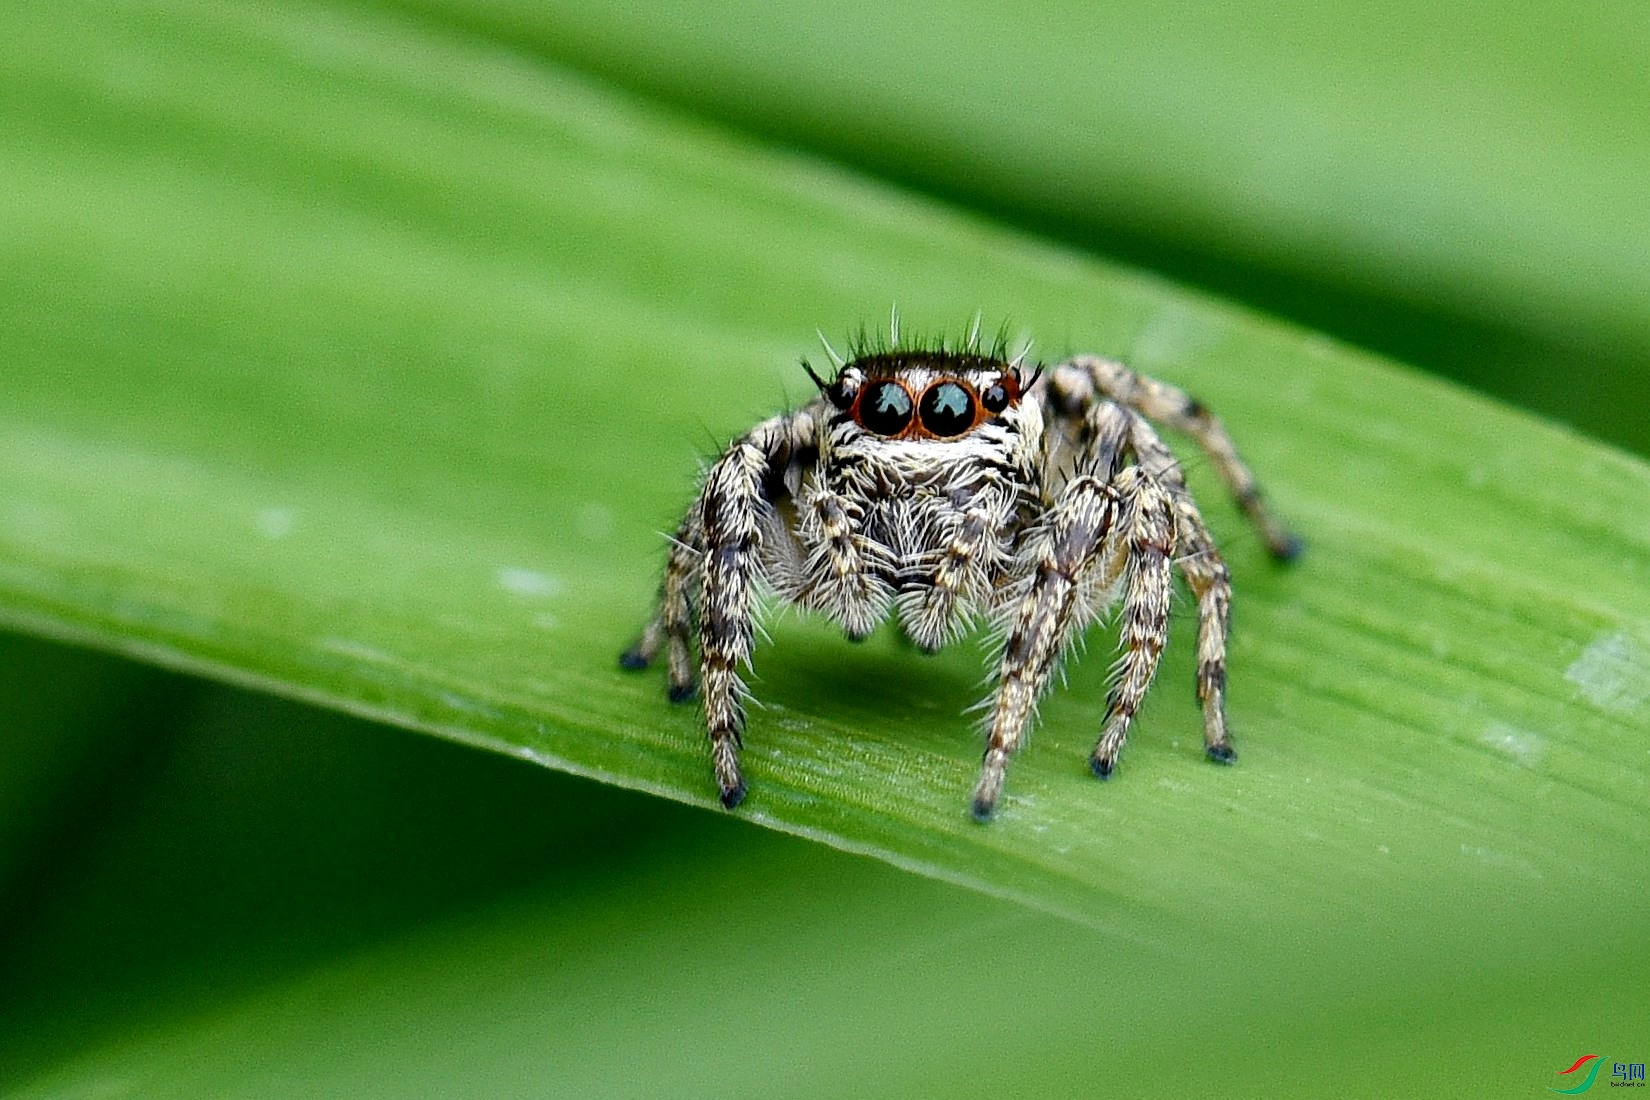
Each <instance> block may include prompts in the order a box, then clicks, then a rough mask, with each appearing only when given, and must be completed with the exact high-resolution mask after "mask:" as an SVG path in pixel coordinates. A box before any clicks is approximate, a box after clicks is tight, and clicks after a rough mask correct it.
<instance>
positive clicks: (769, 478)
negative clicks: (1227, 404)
mask: <svg viewBox="0 0 1650 1100" xmlns="http://www.w3.org/2000/svg"><path fill="white" fill-rule="evenodd" d="M822 339H823V338H822ZM826 350H827V351H830V346H829V344H827V345H826ZM831 355H832V359H833V360H834V361H835V362H836V365H837V372H836V374H835V376H834V377H833V378H831V379H830V380H829V381H826V380H825V379H822V378H820V377H819V375H818V374H816V373H815V372H814V370H813V368H812V367H810V366H809V365H808V364H807V362H806V361H804V362H803V364H802V366H803V369H804V370H806V371H807V372H808V375H809V377H810V378H812V379H813V381H814V384H815V385H816V386H818V387H819V391H820V392H819V395H818V396H817V397H816V398H814V400H812V401H810V402H809V403H808V404H807V405H805V406H803V407H802V408H801V409H799V410H797V411H795V412H790V413H785V414H783V415H781V416H775V417H773V418H771V419H769V420H764V421H763V422H762V423H760V424H758V425H756V427H754V428H752V429H751V430H750V431H749V432H748V433H746V434H745V435H743V436H741V437H740V438H739V439H737V440H735V441H734V443H733V444H732V445H731V446H730V447H729V448H728V449H727V451H726V452H725V453H724V454H723V455H722V457H721V458H720V459H718V460H717V461H716V463H715V464H714V465H713V466H711V468H710V470H709V472H708V473H707V474H706V475H705V477H704V481H703V483H702V485H701V487H700V490H699V496H698V499H697V500H695V501H694V503H693V505H692V507H690V508H689V509H688V513H687V516H686V517H685V518H684V519H683V520H682V524H681V527H680V528H679V529H678V530H677V532H676V536H675V538H674V540H673V541H672V543H671V547H670V557H669V561H668V563H667V564H666V566H665V574H664V582H663V586H662V589H661V593H660V598H659V606H658V610H657V612H656V613H655V614H654V616H653V619H652V620H651V621H650V622H649V623H648V624H647V627H646V629H645V630H644V631H643V633H642V637H641V639H640V640H639V641H638V642H637V643H636V645H635V646H634V647H632V648H631V649H630V650H628V651H627V652H625V654H624V655H623V656H622V658H621V663H622V664H623V666H624V667H625V668H630V669H640V668H646V667H647V666H648V665H649V664H650V663H651V662H652V661H653V659H654V658H655V657H656V656H657V655H658V653H659V651H660V650H661V649H663V650H664V651H665V654H666V659H667V663H668V665H669V677H670V698H671V700H672V701H675V702H681V701H683V700H686V699H688V698H691V697H692V695H693V693H694V690H695V687H696V684H697V685H699V686H702V687H703V690H704V703H705V721H706V725H707V727H708V730H709V733H710V749H711V764H712V767H713V769H714V771H715V775H716V785H717V787H718V789H719V791H720V793H721V800H722V804H723V805H724V806H726V807H728V808H729V809H731V808H733V807H734V806H737V805H738V804H739V802H740V800H741V799H743V798H744V795H745V781H744V778H743V777H742V775H741V774H740V769H739V755H738V750H739V746H740V732H741V730H742V729H743V727H744V714H743V707H742V705H741V701H742V697H743V696H744V695H745V687H744V685H743V684H742V683H741V682H740V679H739V670H740V666H742V665H748V663H749V661H750V656H751V641H752V633H753V612H754V610H755V601H756V599H757V594H758V589H759V588H761V587H764V586H765V587H766V588H767V589H770V590H771V591H772V592H773V593H774V594H776V595H777V596H778V597H780V598H781V599H784V600H788V601H790V602H791V603H794V604H797V605H799V606H801V607H805V608H809V609H812V610H815V611H819V612H821V613H823V614H824V615H826V616H828V617H829V618H831V619H833V620H835V621H836V622H837V623H838V624H839V625H840V626H841V627H842V629H843V630H844V631H845V632H846V633H847V635H848V637H849V638H850V639H853V640H856V641H857V640H860V639H863V638H864V637H865V636H866V635H868V634H870V632H871V631H872V630H873V629H874V628H875V627H876V626H877V624H878V623H880V622H881V621H882V620H883V619H884V618H886V617H888V615H889V614H890V613H892V614H893V615H895V616H896V617H897V618H898V620H899V625H900V628H901V629H902V630H903V632H904V634H905V635H906V636H907V637H908V638H909V639H910V640H911V641H912V642H913V643H915V644H916V645H917V646H918V647H920V648H921V649H922V650H924V651H926V652H933V651H935V650H938V649H939V648H940V647H941V646H943V645H945V644H946V643H947V642H951V641H955V640H956V639H957V638H958V637H959V636H961V635H962V634H963V633H965V632H966V631H967V629H968V628H969V626H970V625H971V624H972V622H973V621H974V620H975V618H976V617H977V616H978V615H980V614H984V615H985V616H987V617H989V618H990V619H992V620H993V621H994V622H995V623H996V624H997V625H998V627H999V629H1000V630H1001V631H1002V635H1003V644H1002V653H1001V658H1000V660H999V665H998V672H997V677H996V690H995V699H994V702H993V704H992V712H991V723H990V732H989V736H988V738H987V741H986V749H985V760H984V764H983V766H982V769H981V772H980V779H979V784H978V785H977V786H976V787H975V789H974V801H973V812H974V816H975V817H976V818H978V819H980V820H982V821H983V820H985V819H987V818H989V817H990V816H991V814H992V812H993V810H994V809H995V808H996V805H997V800H998V798H999V796H1000V795H1001V794H1002V789H1003V780H1004V776H1005V775H1006V772H1007V767H1008V760H1009V757H1010V756H1011V755H1013V753H1014V752H1015V750H1016V749H1018V748H1019V747H1020V744H1021V743H1022V742H1023V741H1024V740H1025V736H1026V729H1027V726H1028V725H1029V724H1030V722H1031V719H1032V717H1033V714H1034V712H1035V708H1036V705H1037V700H1038V698H1039V696H1040V695H1041V694H1042V692H1043V690H1044V688H1045V687H1046V686H1047V684H1048V681H1049V676H1050V674H1051V673H1052V672H1053V671H1054V670H1055V669H1056V668H1057V667H1058V664H1059V662H1060V660H1061V658H1062V657H1063V655H1064V654H1065V653H1066V651H1067V649H1068V648H1069V647H1070V646H1071V645H1072V643H1073V641H1074V640H1076V639H1077V637H1078V635H1079V634H1080V633H1081V632H1082V631H1083V630H1084V628H1086V627H1087V626H1088V625H1089V624H1090V623H1092V622H1093V621H1094V620H1095V619H1097V618H1099V617H1100V616H1101V615H1102V614H1103V613H1104V612H1105V611H1106V610H1107V609H1108V608H1109V607H1110V605H1111V604H1112V603H1113V602H1114V601H1115V600H1116V599H1117V597H1118V596H1119V595H1121V597H1122V601H1123V611H1122V616H1121V634H1122V647H1123V652H1122V656H1121V658H1120V659H1119V661H1118V663H1117V666H1116V669H1115V671H1114V673H1113V683H1112V687H1111V692H1110V694H1109V696H1108V698H1107V706H1106V717H1105V721H1104V725H1103V727H1102V729H1101V733H1100V739H1099V741H1098V742H1096V744H1095V746H1094V751H1093V752H1092V753H1091V754H1090V757H1089V765H1090V767H1091V768H1092V769H1093V771H1094V774H1095V775H1097V776H1099V777H1100V778H1102V779H1104V778H1107V777H1109V776H1110V775H1111V774H1112V772H1113V771H1114V770H1115V768H1116V767H1117V758H1118V755H1119V754H1120V753H1121V752H1122V750H1123V742H1124V739H1125V737H1126V736H1127V734H1128V729H1129V723H1130V721H1131V720H1132V719H1133V718H1134V715H1135V712H1136V711H1137V710H1138V709H1139V707H1140V704H1141V701H1142V700H1143V699H1144V697H1145V695H1146V691H1147V689H1148V688H1149V687H1150V685H1151V682H1152V676H1153V675H1154V673H1155V672H1156V670H1157V665H1158V658H1159V656H1160V655H1161V654H1162V652H1163V645H1164V641H1165V639H1166V636H1167V632H1168V623H1169V601H1170V594H1171V590H1172V577H1171V568H1173V567H1178V568H1179V570H1180V573H1181V575H1182V576H1183V577H1185V579H1186V582H1187V584H1188V585H1189V586H1190V588H1191V591H1192V594H1193V595H1194V596H1195V598H1196V600H1197V614H1198V642H1197V654H1198V657H1197V696H1198V699H1199V700H1200V702H1201V703H1202V706H1203V737H1204V751H1205V752H1206V754H1207V756H1208V758H1209V759H1210V760H1213V761H1215V762H1217V763H1221V764H1229V763H1231V762H1232V760H1233V759H1234V752H1233V749H1232V743H1231V739H1230V737H1229V736H1228V734H1227V731H1226V713H1225V701H1226V635H1227V629H1228V625H1229V619H1230V608H1231V594H1232V589H1231V580H1230V574H1229V573H1228V571H1227V568H1226V564H1225V563H1224V562H1223V561H1222V560H1221V557H1220V554H1219V553H1218V552H1217V551H1216V550H1215V546H1214V542H1213V540H1212V539H1211V537H1210V535H1209V531H1208V528H1207V527H1206V526H1204V523H1203V518H1202V516H1200V515H1199V514H1198V510H1197V506H1196V505H1195V504H1194V503H1193V501H1192V497H1191V494H1190V493H1189V492H1188V491H1187V488H1186V481H1185V478H1184V477H1183V475H1182V473H1181V470H1180V465H1179V463H1178V462H1177V461H1176V460H1175V457H1174V455H1173V453H1171V452H1170V450H1169V448H1168V447H1167V446H1166V445H1165V444H1164V443H1163V441H1162V440H1161V439H1160V438H1159V437H1158V434H1157V432H1156V431H1155V430H1154V429H1153V428H1152V426H1151V425H1150V423H1148V421H1151V420H1155V421H1159V422H1161V423H1163V424H1165V425H1167V426H1168V427H1170V428H1173V429H1175V430H1177V431H1181V432H1185V433H1187V434H1189V435H1190V436H1192V437H1193V438H1194V439H1195V440H1196V441H1197V443H1198V444H1199V445H1200V446H1201V447H1202V448H1203V450H1204V451H1205V452H1206V453H1207V455H1208V456H1209V458H1210V460H1211V461H1212V462H1213V464H1214V468H1215V470H1216V471H1217V472H1218V473H1219V475H1220V477H1221V478H1222V479H1223V480H1224V481H1225V482H1226V485H1227V487H1228V488H1229V489H1230V490H1231V491H1232V493H1233V495H1234V496H1235V497H1236V498H1237V502H1238V504H1239V505H1241V506H1242V508H1243V511H1244V512H1245V513H1246V515H1247V516H1248V519H1249V521H1250V522H1251V523H1252V524H1253V525H1254V526H1255V527H1256V529H1257V530H1258V531H1259V533H1260V536H1261V538H1262V539H1263V540H1264V541H1265V543H1266V547H1267V549H1268V550H1269V551H1270V552H1271V554H1272V556H1273V557H1274V558H1277V559H1279V560H1288V559H1291V558H1293V557H1295V556H1296V554H1297V553H1298V552H1299V550H1300V544H1299V543H1298V542H1297V541H1296V540H1295V539H1294V538H1293V537H1292V536H1290V535H1289V534H1288V533H1287V532H1286V531H1285V530H1284V529H1283V527H1282V526H1281V525H1280V524H1279V523H1278V521H1277V520H1276V519H1275V518H1274V517H1273V516H1272V514H1271V513H1270V512H1269V511H1268V510H1267V508H1266V506H1265V505H1264V504H1263V503H1262V501H1261V495H1260V490H1259V488H1258V487H1257V485H1256V483H1255V478H1254V476H1253V475H1252V474H1251V473H1250V472H1249V468H1248V467H1247V466H1245V465H1244V464H1243V462H1242V460H1240V459H1239V458H1238V455H1237V451H1236V450H1235V449H1234V448H1233V446H1232V441H1231V439H1230V437H1228V436H1227V434H1226V430H1225V428H1223V427H1222V426H1221V424H1220V421H1218V420H1216V419H1215V418H1214V416H1212V415H1211V414H1210V413H1209V411H1208V410H1207V409H1205V408H1204V407H1203V406H1202V405H1201V404H1199V403H1198V402H1197V401H1194V400H1192V399H1191V398H1190V397H1188V396H1187V395H1186V394H1184V393H1182V392H1181V391H1180V390H1178V389H1175V388H1173V387H1172V386H1167V385H1164V384H1163V383H1161V382H1156V381H1153V380H1152V379H1150V378H1144V377H1142V376H1140V375H1138V374H1135V373H1134V372H1133V371H1130V370H1128V369H1127V368H1126V367H1124V366H1123V365H1122V364H1120V363H1117V362H1113V361H1112V360H1109V359H1103V358H1100V357H1097V356H1092V355H1080V356H1076V357H1074V358H1071V359H1068V360H1066V361H1065V362H1062V363H1060V364H1058V365H1057V366H1054V367H1052V368H1051V369H1049V370H1048V371H1047V372H1046V373H1045V372H1044V371H1042V370H1041V369H1028V368H1027V367H1026V366H1025V362H1024V360H1025V352H1021V353H1020V354H1019V355H1018V356H1016V357H1014V358H1012V359H1011V358H1009V356H1008V354H1007V350H1006V347H1005V346H1004V342H1003V341H1002V340H1000V339H999V340H998V341H997V343H996V345H995V346H993V347H991V348H990V349H989V350H981V348H980V345H979V339H978V325H977V324H976V326H975V329H974V331H973V332H972V333H971V334H970V336H969V338H968V340H967V341H966V343H965V344H964V346H963V347H962V348H960V349H956V350H953V349H947V348H946V347H944V346H943V345H940V346H931V347H917V346H909V345H907V346H901V345H900V342H899V338H898V329H897V324H896V326H895V328H894V332H893V336H892V343H891V344H890V345H888V346H886V347H868V346H865V345H864V342H863V341H861V343H860V346H858V347H856V349H855V350H854V353H853V355H852V357H851V358H850V359H849V360H848V361H846V362H844V361H843V360H842V359H841V358H840V357H838V356H837V355H836V354H835V353H834V352H832V353H831ZM695 634H697V638H698V646H699V660H698V668H697V670H695V667H694V660H693V656H692V645H693V642H692V639H693V638H694V636H695ZM696 672H697V675H696Z"/></svg>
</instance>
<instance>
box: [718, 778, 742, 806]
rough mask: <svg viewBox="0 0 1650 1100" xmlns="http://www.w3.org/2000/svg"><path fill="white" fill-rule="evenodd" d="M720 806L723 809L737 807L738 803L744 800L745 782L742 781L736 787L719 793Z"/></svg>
mask: <svg viewBox="0 0 1650 1100" xmlns="http://www.w3.org/2000/svg"><path fill="white" fill-rule="evenodd" d="M720 797H721V799H722V808H723V809H724V810H734V809H738V807H739V803H741V802H743V801H745V784H744V782H743V781H741V782H740V783H739V785H738V786H737V787H731V788H729V789H728V790H725V791H723V792H722V793H721V796H720Z"/></svg>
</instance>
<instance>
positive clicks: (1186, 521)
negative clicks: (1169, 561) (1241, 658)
mask: <svg viewBox="0 0 1650 1100" xmlns="http://www.w3.org/2000/svg"><path fill="white" fill-rule="evenodd" d="M1131 443H1132V446H1133V447H1134V451H1135V454H1136V455H1138V456H1139V458H1140V464H1141V465H1142V466H1143V467H1145V469H1146V471H1147V472H1148V473H1150V474H1151V475H1152V476H1153V477H1155V478H1156V479H1157V480H1158V481H1159V482H1160V483H1161V484H1162V485H1163V487H1164V488H1165V489H1166V490H1167V491H1168V493H1169V496H1170V498H1171V500H1172V502H1173V505H1174V519H1175V535H1176V539H1177V541H1178V543H1179V554H1178V555H1177V556H1176V558H1175V565H1176V566H1177V567H1178V568H1179V569H1180V572H1181V575H1182V576H1184V577H1185V578H1186V583H1187V585H1188V586H1190V588H1191V590H1192V595H1193V597H1195V598H1196V600H1197V619H1198V632H1197V698H1198V702H1199V703H1201V704H1202V706H1203V747H1204V751H1205V752H1206V753H1207V754H1208V756H1209V759H1210V760H1213V761H1215V762H1217V763H1221V764H1230V763H1231V762H1232V761H1233V760H1235V759H1236V758H1237V753H1236V752H1235V750H1233V748H1232V742H1231V738H1230V737H1229V735H1228V734H1227V731H1226V638H1227V635H1228V633H1229V632H1230V630H1231V622H1232V575H1231V572H1230V571H1229V570H1228V569H1227V568H1226V562H1225V561H1224V560H1222V558H1221V556H1220V552H1219V551H1218V550H1216V549H1215V544H1214V539H1213V538H1212V537H1211V536H1210V534H1209V529H1208V527H1206V526H1205V525H1204V523H1203V516H1202V515H1201V514H1200V513H1199V512H1198V510H1197V505H1196V504H1194V503H1193V502H1192V497H1191V494H1190V493H1189V492H1188V491H1187V489H1186V479H1185V476H1184V475H1183V474H1182V473H1181V472H1180V466H1179V464H1178V463H1176V462H1175V459H1174V455H1173V454H1172V453H1170V451H1169V449H1168V447H1167V446H1165V445H1164V443H1163V441H1162V440H1161V439H1159V438H1158V437H1157V433H1156V432H1154V431H1153V430H1152V428H1151V425H1149V424H1147V423H1146V422H1145V421H1144V420H1141V419H1139V418H1136V419H1135V421H1134V424H1133V430H1132V433H1131Z"/></svg>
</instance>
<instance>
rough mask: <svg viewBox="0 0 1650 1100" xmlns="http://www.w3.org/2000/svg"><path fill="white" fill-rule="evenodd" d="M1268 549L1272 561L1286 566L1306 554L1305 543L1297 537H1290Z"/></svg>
mask: <svg viewBox="0 0 1650 1100" xmlns="http://www.w3.org/2000/svg"><path fill="white" fill-rule="evenodd" d="M1269 549H1270V550H1271V551H1272V559H1273V560H1274V561H1279V562H1283V563H1285V564H1287V563H1289V562H1292V561H1295V560H1297V559H1299V558H1300V556H1301V555H1302V554H1304V553H1306V543H1305V542H1303V541H1302V540H1301V537H1300V536H1299V535H1290V536H1289V537H1288V538H1286V539H1284V540H1283V541H1282V542H1280V543H1277V544H1276V545H1274V546H1271V547H1269Z"/></svg>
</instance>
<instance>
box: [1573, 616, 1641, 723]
mask: <svg viewBox="0 0 1650 1100" xmlns="http://www.w3.org/2000/svg"><path fill="white" fill-rule="evenodd" d="M1564 678H1565V679H1566V680H1568V681H1570V683H1572V684H1574V685H1575V686H1576V687H1577V689H1579V690H1580V692H1581V697H1582V698H1583V699H1585V700H1587V701H1588V702H1589V703H1592V704H1593V705H1594V706H1599V707H1603V708H1604V709H1605V710H1609V711H1614V712H1616V713H1617V714H1628V713H1631V712H1632V711H1634V710H1637V709H1638V708H1639V707H1640V706H1642V705H1643V704H1644V702H1645V701H1646V700H1650V652H1647V651H1646V649H1645V646H1644V645H1643V644H1642V643H1640V642H1638V641H1637V640H1635V639H1634V638H1632V637H1630V636H1629V635H1628V634H1627V632H1626V631H1617V632H1616V633H1614V634H1608V635H1606V636H1605V637H1602V638H1600V639H1598V641H1596V642H1594V643H1593V644H1592V645H1590V646H1588V647H1587V648H1586V649H1584V650H1582V651H1581V656H1580V657H1577V658H1576V659H1575V660H1574V661H1573V662H1572V663H1571V664H1570V667H1569V668H1567V669H1565V670H1564Z"/></svg>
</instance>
